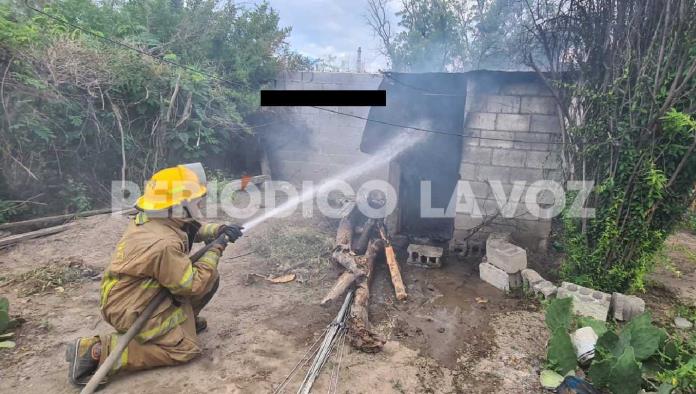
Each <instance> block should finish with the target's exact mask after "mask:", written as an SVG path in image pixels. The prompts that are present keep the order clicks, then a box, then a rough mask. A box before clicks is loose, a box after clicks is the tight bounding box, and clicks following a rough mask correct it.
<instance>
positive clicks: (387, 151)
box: [243, 133, 426, 231]
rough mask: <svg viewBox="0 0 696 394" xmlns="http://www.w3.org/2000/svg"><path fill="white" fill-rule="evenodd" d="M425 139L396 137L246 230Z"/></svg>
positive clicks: (248, 224) (258, 220) (287, 202)
mask: <svg viewBox="0 0 696 394" xmlns="http://www.w3.org/2000/svg"><path fill="white" fill-rule="evenodd" d="M425 138H426V134H424V133H418V134H409V135H406V136H402V135H397V136H395V137H394V138H392V139H391V140H389V141H388V142H387V143H386V144H385V146H384V148H382V149H380V150H379V151H378V152H376V153H375V154H373V155H372V156H371V157H370V158H368V159H367V160H366V161H364V162H362V163H359V164H358V165H356V166H352V167H350V168H347V169H345V170H343V171H341V172H339V173H338V174H336V175H334V176H332V177H331V178H329V179H327V180H325V181H323V182H322V183H321V184H319V185H318V186H316V187H310V188H309V189H307V190H303V191H302V193H301V194H300V195H298V196H296V197H293V198H291V199H289V200H288V201H286V202H284V203H282V204H281V205H279V206H277V207H275V208H273V209H271V210H269V211H267V212H265V213H264V214H263V215H261V216H258V217H256V218H253V219H251V220H249V221H248V222H246V223H244V224H243V226H244V230H245V231H249V230H251V229H252V228H254V227H256V226H257V225H259V224H261V223H263V222H265V221H266V220H267V219H270V218H272V217H275V216H277V215H280V214H282V213H284V212H287V211H289V210H292V209H295V208H296V207H297V206H298V205H299V204H301V203H303V202H305V201H307V200H310V199H312V198H314V196H316V195H317V194H318V193H321V192H323V191H326V190H331V189H332V188H333V187H334V186H336V185H337V184H338V183H339V182H343V181H349V180H352V179H355V178H356V177H358V176H360V175H363V174H365V173H367V172H368V171H372V170H374V169H376V168H378V167H379V166H381V165H383V164H386V163H388V162H389V161H391V160H392V159H393V158H395V157H396V156H398V155H399V154H400V153H402V152H404V151H405V150H406V149H409V148H411V147H412V146H414V145H415V144H417V143H419V142H422V141H423V140H424V139H425Z"/></svg>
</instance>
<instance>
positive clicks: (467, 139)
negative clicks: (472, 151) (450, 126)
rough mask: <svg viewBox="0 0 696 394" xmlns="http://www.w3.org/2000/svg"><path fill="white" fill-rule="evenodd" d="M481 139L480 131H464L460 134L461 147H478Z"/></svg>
mask: <svg viewBox="0 0 696 394" xmlns="http://www.w3.org/2000/svg"><path fill="white" fill-rule="evenodd" d="M480 137H481V130H477V129H465V130H464V133H462V146H463V147H465V148H466V147H467V146H478V145H479V140H480Z"/></svg>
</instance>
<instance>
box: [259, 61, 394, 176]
mask: <svg viewBox="0 0 696 394" xmlns="http://www.w3.org/2000/svg"><path fill="white" fill-rule="evenodd" d="M381 81H382V75H381V74H367V73H325V72H287V73H283V74H281V75H279V76H278V79H277V81H276V85H275V89H279V90H285V89H300V90H328V89H366V90H367V89H377V88H378V87H379V84H380V82H381ZM326 108H328V109H331V110H334V111H339V112H342V113H346V114H352V115H357V116H361V117H365V118H366V117H367V115H368V113H369V108H368V107H326ZM271 111H272V116H268V119H267V120H264V121H262V122H269V124H268V126H265V127H264V129H263V139H264V145H265V148H266V151H267V153H268V158H269V162H270V163H269V164H270V167H271V172H272V174H273V177H274V178H275V179H277V180H285V181H289V182H291V183H294V184H297V185H299V184H301V183H302V182H303V181H313V182H319V181H321V180H324V179H326V178H329V177H331V176H334V175H336V174H340V173H341V172H342V171H344V170H346V169H347V168H349V167H350V166H353V165H355V164H356V163H360V162H362V161H365V160H367V159H369V158H370V157H371V156H370V155H368V154H365V153H362V152H360V142H361V139H362V133H363V130H364V128H365V122H366V121H365V120H362V119H358V118H353V117H350V116H345V115H340V114H335V113H331V112H326V111H322V110H320V109H316V108H312V107H285V108H274V109H272V110H271ZM387 177H388V165H384V166H380V167H379V168H378V169H376V170H374V171H371V172H370V173H368V174H364V175H362V176H360V177H358V178H356V179H355V180H353V181H350V182H349V183H351V184H352V185H353V186H354V187H358V186H359V185H360V184H362V182H363V181H364V180H368V179H374V178H378V179H385V180H386V179H387Z"/></svg>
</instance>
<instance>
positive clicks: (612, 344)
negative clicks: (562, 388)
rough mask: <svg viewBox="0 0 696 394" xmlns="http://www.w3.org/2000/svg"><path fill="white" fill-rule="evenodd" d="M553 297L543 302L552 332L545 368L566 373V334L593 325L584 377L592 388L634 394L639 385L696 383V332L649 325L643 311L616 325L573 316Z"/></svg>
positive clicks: (570, 364)
mask: <svg viewBox="0 0 696 394" xmlns="http://www.w3.org/2000/svg"><path fill="white" fill-rule="evenodd" d="M565 300H572V299H571V298H566V299H561V300H559V299H555V300H553V301H551V302H550V303H549V304H548V306H547V307H546V325H547V326H548V327H549V331H550V332H551V338H550V339H549V344H548V349H547V364H548V368H550V369H552V370H554V371H556V372H557V373H560V374H561V375H563V374H566V373H568V372H570V371H574V370H575V368H576V367H577V360H576V355H575V350H574V349H573V345H572V343H571V341H570V335H569V333H570V332H572V331H574V330H576V329H578V328H581V327H588V326H589V327H592V328H593V330H595V333H597V335H598V337H599V338H598V340H597V344H596V346H595V357H594V359H593V360H592V363H591V364H590V365H589V368H588V370H587V376H588V377H589V378H590V379H591V381H592V384H593V385H594V386H595V387H597V388H607V389H609V390H610V391H611V392H612V393H620V394H635V393H637V392H639V391H640V389H641V388H642V387H645V388H652V389H660V390H661V391H660V392H667V393H668V392H670V391H669V390H671V389H672V388H679V389H682V390H685V391H684V392H687V391H688V390H691V389H693V388H696V379H695V377H696V358H695V357H694V355H696V337H691V338H690V339H688V340H685V339H683V338H680V337H679V336H671V337H670V336H668V335H667V333H666V332H665V331H664V330H663V329H660V328H658V327H656V326H654V325H653V324H652V321H651V317H650V313H649V312H646V313H643V314H641V315H639V316H637V317H635V318H634V319H633V320H631V321H630V322H629V323H627V324H625V325H624V326H623V327H621V328H616V329H614V328H610V327H607V324H606V323H605V322H601V321H598V320H595V319H592V318H587V317H574V316H573V315H572V311H571V310H572V308H571V306H572V305H571V302H572V301H571V302H568V301H565Z"/></svg>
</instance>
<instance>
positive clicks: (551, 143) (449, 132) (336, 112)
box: [311, 105, 565, 145]
mask: <svg viewBox="0 0 696 394" xmlns="http://www.w3.org/2000/svg"><path fill="white" fill-rule="evenodd" d="M311 107H312V108H314V109H318V110H322V111H326V112H331V113H334V114H337V115H344V116H349V117H352V118H356V119H362V120H365V121H367V122H372V123H378V124H382V125H385V126H392V127H398V128H402V129H410V130H415V131H422V132H426V133H433V134H442V135H450V136H453V137H461V138H469V139H479V140H488V141H506V142H518V143H525V144H550V145H565V143H564V142H562V141H547V142H539V141H523V140H515V139H506V138H494V137H478V136H475V135H472V134H469V135H467V134H462V133H457V132H454V131H442V130H430V129H423V128H420V127H415V126H404V125H398V124H394V123H389V122H385V121H383V120H378V119H369V118H366V117H364V116H360V115H353V114H347V113H345V112H340V111H335V110H332V109H329V108H323V107H317V106H314V105H312V106H311Z"/></svg>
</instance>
